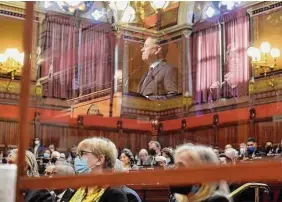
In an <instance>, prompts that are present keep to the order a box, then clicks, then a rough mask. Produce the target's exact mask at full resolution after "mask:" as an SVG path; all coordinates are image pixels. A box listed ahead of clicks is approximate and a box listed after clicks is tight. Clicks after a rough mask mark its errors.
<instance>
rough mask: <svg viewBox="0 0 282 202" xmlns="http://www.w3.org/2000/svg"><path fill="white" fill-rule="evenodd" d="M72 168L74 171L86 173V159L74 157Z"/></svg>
mask: <svg viewBox="0 0 282 202" xmlns="http://www.w3.org/2000/svg"><path fill="white" fill-rule="evenodd" d="M74 169H75V172H76V173H87V172H89V168H88V165H87V160H86V159H80V158H78V157H77V158H75V159H74Z"/></svg>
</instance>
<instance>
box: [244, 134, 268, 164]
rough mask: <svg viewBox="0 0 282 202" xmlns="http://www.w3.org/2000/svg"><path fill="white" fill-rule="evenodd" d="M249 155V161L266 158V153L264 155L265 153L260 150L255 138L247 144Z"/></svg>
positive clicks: (250, 139) (251, 138)
mask: <svg viewBox="0 0 282 202" xmlns="http://www.w3.org/2000/svg"><path fill="white" fill-rule="evenodd" d="M247 155H248V158H249V159H251V158H256V157H262V156H265V153H263V152H261V151H259V150H258V148H257V142H256V139H255V138H253V137H250V138H249V139H248V142H247Z"/></svg>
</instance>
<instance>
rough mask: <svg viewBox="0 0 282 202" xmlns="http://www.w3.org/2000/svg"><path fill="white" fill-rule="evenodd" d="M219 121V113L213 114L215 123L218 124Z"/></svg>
mask: <svg viewBox="0 0 282 202" xmlns="http://www.w3.org/2000/svg"><path fill="white" fill-rule="evenodd" d="M218 123H219V116H218V114H215V115H214V116H213V125H214V126H216V125H217V124H218Z"/></svg>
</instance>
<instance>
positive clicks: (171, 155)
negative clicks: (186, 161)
mask: <svg viewBox="0 0 282 202" xmlns="http://www.w3.org/2000/svg"><path fill="white" fill-rule="evenodd" d="M161 153H165V154H166V155H167V156H168V157H169V158H170V162H169V164H174V157H173V152H172V150H171V149H170V148H168V147H165V148H163V149H162V151H161Z"/></svg>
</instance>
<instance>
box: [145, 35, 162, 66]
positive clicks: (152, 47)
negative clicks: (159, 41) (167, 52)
mask: <svg viewBox="0 0 282 202" xmlns="http://www.w3.org/2000/svg"><path fill="white" fill-rule="evenodd" d="M159 48H160V47H159V46H158V45H156V40H155V39H152V38H150V37H149V38H147V39H146V41H145V43H144V46H143V48H142V49H141V52H142V60H143V61H149V60H150V59H152V58H154V57H155V56H156V55H157V54H158V53H159Z"/></svg>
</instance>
